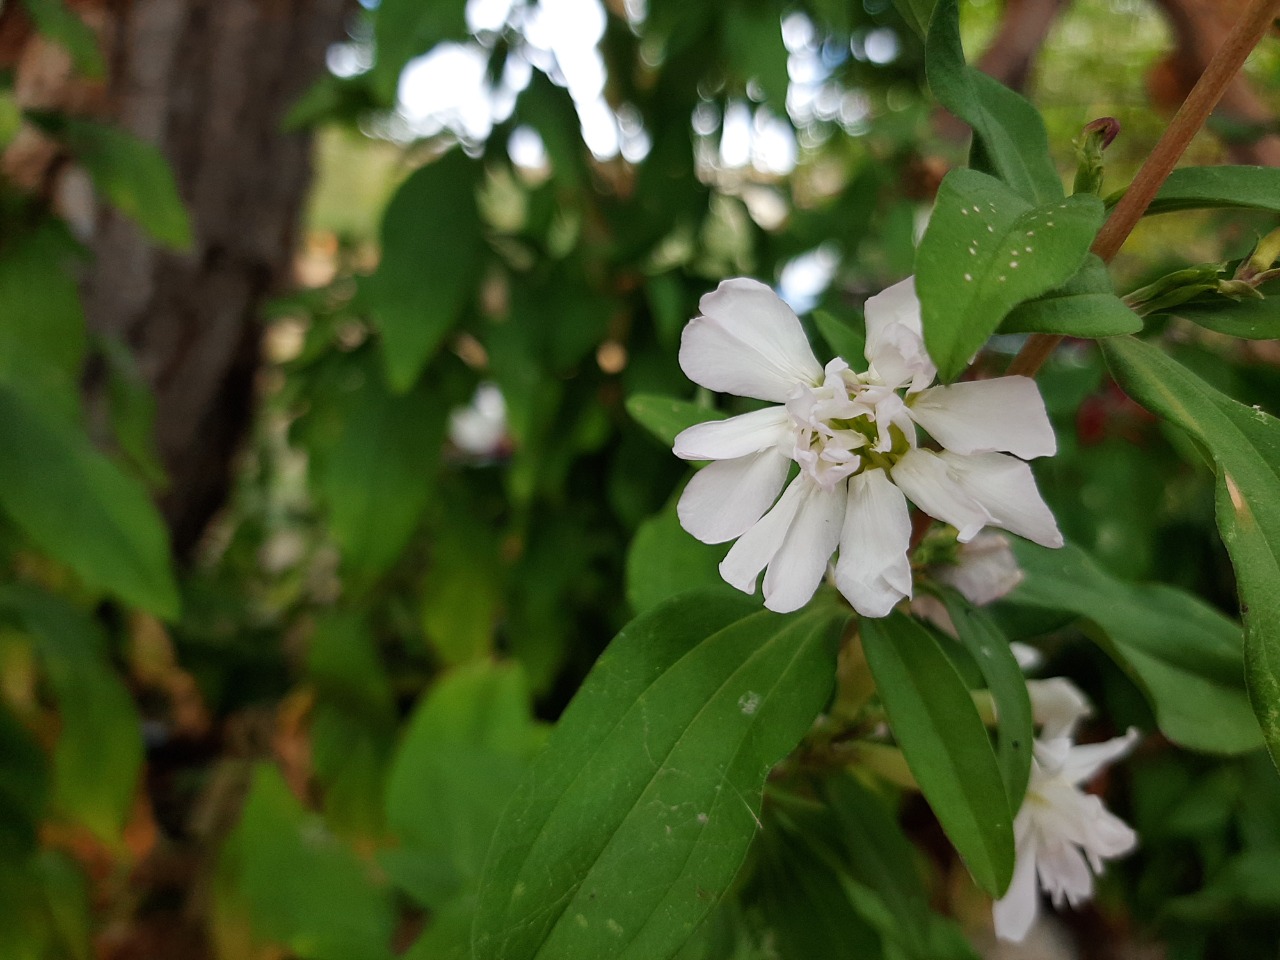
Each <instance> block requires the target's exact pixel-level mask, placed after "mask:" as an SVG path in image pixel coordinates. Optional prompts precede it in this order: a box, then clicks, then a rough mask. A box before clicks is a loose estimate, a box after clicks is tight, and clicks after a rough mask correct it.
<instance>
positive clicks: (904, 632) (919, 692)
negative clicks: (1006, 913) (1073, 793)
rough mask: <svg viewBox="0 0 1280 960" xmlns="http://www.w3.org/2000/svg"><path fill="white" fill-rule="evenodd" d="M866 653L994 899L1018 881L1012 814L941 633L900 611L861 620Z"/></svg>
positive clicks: (915, 769) (916, 760)
mask: <svg viewBox="0 0 1280 960" xmlns="http://www.w3.org/2000/svg"><path fill="white" fill-rule="evenodd" d="M862 647H863V650H864V651H865V653H866V656H867V664H868V665H869V666H870V667H871V674H872V676H874V677H875V681H876V690H877V691H878V692H879V695H880V699H881V701H882V702H883V703H884V707H885V710H886V711H887V712H888V714H889V723H890V725H891V726H892V728H893V735H894V737H895V738H896V739H897V741H898V744H899V746H901V748H902V753H903V755H904V756H905V757H906V759H907V765H908V766H909V767H910V768H911V773H912V775H913V776H914V777H915V778H916V782H917V783H919V784H920V790H921V791H922V792H923V793H924V796H925V799H926V800H928V801H929V806H930V807H932V808H933V812H934V813H935V814H936V815H937V817H938V820H939V822H940V823H941V824H942V829H943V830H945V831H946V833H947V836H948V837H949V838H950V840H951V842H952V843H953V844H954V845H955V848H956V851H957V852H958V853H959V854H960V857H961V858H962V859H963V860H964V862H965V865H966V866H968V868H969V872H970V873H971V874H973V878H974V880H976V881H977V883H978V885H979V886H980V887H982V889H984V890H986V891H987V893H989V894H991V895H992V896H993V897H998V896H1000V895H1001V894H1003V893H1004V891H1005V890H1006V889H1007V888H1008V886H1009V880H1010V878H1011V877H1012V876H1013V858H1014V849H1013V815H1012V814H1011V813H1010V812H1009V799H1008V796H1007V795H1006V793H1005V788H1004V784H1003V781H1002V780H1001V775H1000V767H999V764H997V762H996V755H995V751H993V750H992V749H991V740H990V739H989V738H988V736H987V729H986V727H985V726H983V723H982V719H981V718H980V717H979V716H978V711H977V708H976V707H974V704H973V698H972V697H971V696H970V695H969V688H968V687H966V686H965V684H964V681H963V680H962V679H961V677H960V674H959V673H957V672H956V668H955V667H954V666H952V664H951V661H950V659H949V658H948V657H947V655H946V653H945V652H944V651H943V650H942V648H941V647H940V646H939V645H938V640H937V638H936V637H934V635H933V634H932V633H931V632H930V631H928V630H926V629H925V628H924V627H922V626H921V625H920V624H919V623H917V622H916V621H915V620H911V619H909V618H907V617H905V616H903V615H902V614H899V613H894V614H891V615H890V616H888V617H886V618H884V619H883V620H868V619H863V620H862Z"/></svg>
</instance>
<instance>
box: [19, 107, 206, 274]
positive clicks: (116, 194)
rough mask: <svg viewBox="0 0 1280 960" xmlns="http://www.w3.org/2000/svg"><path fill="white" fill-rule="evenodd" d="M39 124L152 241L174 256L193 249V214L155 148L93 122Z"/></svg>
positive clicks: (68, 120) (66, 120)
mask: <svg viewBox="0 0 1280 960" xmlns="http://www.w3.org/2000/svg"><path fill="white" fill-rule="evenodd" d="M33 119H36V118H34V117H33ZM37 122H39V123H40V124H41V125H42V126H45V127H46V129H50V130H51V132H52V133H53V134H54V135H55V136H57V137H59V138H61V139H62V140H64V141H65V142H66V144H67V146H68V147H69V148H70V150H71V152H72V153H73V154H75V156H76V159H77V160H79V161H80V162H81V163H82V164H83V165H84V168H85V169H86V170H88V171H89V176H90V177H92V178H93V185H94V186H95V187H96V188H97V189H98V191H99V193H101V194H102V196H103V197H105V198H106V200H107V201H108V202H109V203H110V204H111V205H112V206H113V207H115V208H116V209H118V210H119V211H120V212H121V213H123V214H124V215H125V216H127V217H129V218H130V219H131V220H133V221H134V222H136V223H137V224H138V226H140V227H142V229H143V230H145V231H146V232H147V233H148V234H149V235H150V236H151V239H152V240H154V241H156V243H159V244H162V245H164V246H166V247H169V248H170V249H173V250H190V249H191V244H192V243H193V242H194V238H193V236H192V233H191V221H190V219H189V218H188V217H187V208H186V206H185V205H184V204H183V202H182V197H181V196H179V194H178V185H177V183H176V182H175V181H174V179H173V171H172V170H171V169H170V167H169V161H168V160H166V159H165V157H164V154H162V153H161V152H160V150H159V148H158V147H156V146H155V144H152V143H148V142H147V141H145V140H139V139H138V138H137V137H135V136H133V134H130V133H126V132H125V131H123V130H120V129H118V128H116V127H109V126H106V125H105V124H100V123H92V122H90V121H88V120H78V119H74V118H63V117H58V118H56V119H52V120H51V119H50V118H47V117H46V118H41V119H38V120H37Z"/></svg>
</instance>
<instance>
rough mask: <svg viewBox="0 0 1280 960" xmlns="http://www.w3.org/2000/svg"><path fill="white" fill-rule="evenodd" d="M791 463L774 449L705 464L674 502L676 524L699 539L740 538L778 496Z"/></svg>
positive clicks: (715, 541) (720, 539)
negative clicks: (678, 520) (677, 520)
mask: <svg viewBox="0 0 1280 960" xmlns="http://www.w3.org/2000/svg"><path fill="white" fill-rule="evenodd" d="M790 466H791V461H790V460H788V459H787V458H786V457H784V456H782V454H780V453H778V452H777V451H776V450H764V451H761V452H760V453H757V454H753V455H751V456H749V457H739V458H738V459H736V460H717V461H716V462H715V463H709V464H707V466H705V467H703V468H702V469H701V470H699V471H698V472H697V473H695V474H694V475H693V477H692V478H691V479H690V480H689V483H688V486H686V487H685V488H684V493H682V494H681V495H680V502H679V503H677V504H676V514H677V516H679V517H680V525H681V526H682V527H684V528H685V529H686V530H688V531H689V532H690V533H691V534H693V535H694V536H695V537H697V538H698V539H699V540H701V541H702V542H703V543H724V542H725V541H726V540H732V539H733V538H734V537H737V536H741V535H742V533H743V532H744V531H746V530H747V529H748V528H750V526H751V525H752V524H753V523H755V522H756V521H757V520H759V519H760V517H761V516H762V515H763V514H764V512H765V511H766V510H768V509H769V507H770V505H771V504H772V503H773V501H774V500H775V499H776V498H777V496H778V491H779V490H781V489H782V485H783V483H785V482H786V479H787V469H788V468H789V467H790Z"/></svg>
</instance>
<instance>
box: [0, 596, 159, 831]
mask: <svg viewBox="0 0 1280 960" xmlns="http://www.w3.org/2000/svg"><path fill="white" fill-rule="evenodd" d="M0 610H3V611H5V612H6V613H7V614H8V615H9V616H11V617H13V618H14V619H16V620H17V622H18V623H19V624H20V625H21V626H22V628H23V629H24V630H25V631H26V632H27V633H29V634H30V635H31V637H32V639H33V641H34V644H35V650H36V653H37V655H38V657H39V660H40V665H41V667H42V668H43V670H44V672H45V675H46V676H47V677H48V681H49V687H50V689H51V690H52V691H53V696H54V700H55V701H56V703H57V706H58V717H59V720H60V724H61V730H60V732H59V735H58V741H57V745H56V746H55V747H54V751H53V802H54V805H55V806H56V807H57V808H58V809H59V810H60V811H61V812H62V813H63V814H66V815H68V816H70V817H71V818H73V819H74V820H76V821H77V822H79V823H83V824H84V825H85V826H87V827H88V828H89V829H91V830H92V831H93V832H94V833H96V834H97V835H98V836H99V837H101V838H102V839H103V840H105V841H107V842H108V843H116V842H118V841H119V840H120V834H121V831H122V830H123V829H124V824H125V819H126V818H127V816H128V814H129V811H130V809H131V808H132V806H133V799H134V793H135V792H136V790H137V788H138V774H139V771H140V770H141V768H142V734H141V724H140V721H139V718H138V713H137V710H136V709H135V708H134V705H133V698H132V697H131V696H130V695H129V691H128V690H126V689H125V686H124V684H123V683H121V682H120V678H119V677H118V676H116V673H115V671H114V670H113V669H112V667H111V664H110V662H109V661H108V660H107V655H106V649H107V647H106V639H105V638H104V637H103V636H102V633H101V631H100V630H99V629H98V627H97V625H96V624H95V623H94V622H93V621H91V620H89V619H88V618H87V617H85V616H84V614H82V613H80V611H78V610H77V609H76V608H75V607H72V606H71V605H70V604H68V603H67V602H66V601H64V600H62V599H61V598H59V597H55V596H52V595H50V594H44V593H40V592H39V591H36V590H34V589H31V588H27V587H21V586H17V585H10V586H6V587H0Z"/></svg>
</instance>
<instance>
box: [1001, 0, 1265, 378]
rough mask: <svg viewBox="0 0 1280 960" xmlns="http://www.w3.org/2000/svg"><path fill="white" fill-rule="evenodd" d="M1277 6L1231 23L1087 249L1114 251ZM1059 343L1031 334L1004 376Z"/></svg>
mask: <svg viewBox="0 0 1280 960" xmlns="http://www.w3.org/2000/svg"><path fill="white" fill-rule="evenodd" d="M1277 11H1280V0H1255V2H1254V3H1253V4H1252V5H1251V6H1250V8H1249V9H1248V10H1247V11H1246V12H1245V14H1244V16H1242V17H1241V18H1240V19H1239V20H1238V21H1236V25H1235V27H1234V28H1233V29H1232V31H1231V33H1229V34H1228V35H1227V39H1226V40H1225V41H1224V42H1223V44H1222V46H1221V47H1220V48H1219V49H1218V52H1217V53H1216V54H1215V55H1214V57H1213V59H1212V60H1211V61H1209V65H1208V67H1206V68H1205V71H1204V73H1203V74H1201V75H1200V79H1199V81H1197V82H1196V85H1195V87H1194V88H1193V89H1192V91H1191V93H1190V94H1188V96H1187V99H1186V100H1184V101H1183V103H1182V106H1181V107H1179V108H1178V112H1177V113H1176V114H1175V115H1174V118H1173V121H1172V122H1171V123H1170V124H1169V126H1168V128H1167V129H1166V130H1165V132H1164V135H1163V136H1161V137H1160V140H1159V142H1158V143H1157V144H1156V145H1155V148H1154V149H1153V150H1152V151H1151V154H1150V155H1149V156H1148V157H1147V159H1146V161H1145V162H1144V163H1143V164H1142V169H1140V170H1139V171H1138V174H1137V176H1135V177H1134V178H1133V183H1131V184H1130V185H1129V189H1128V190H1126V191H1125V194H1124V196H1123V197H1121V198H1120V202H1119V203H1117V204H1116V206H1115V209H1114V210H1112V211H1111V216H1109V217H1108V218H1107V222H1106V223H1104V224H1103V225H1102V229H1101V230H1099V231H1098V236H1097V237H1096V238H1095V239H1094V241H1093V247H1092V250H1093V252H1094V253H1096V254H1097V255H1098V256H1099V257H1101V258H1102V259H1103V260H1104V261H1107V260H1110V259H1111V258H1112V257H1114V256H1115V255H1116V252H1117V251H1118V250H1119V249H1120V247H1121V245H1122V244H1123V243H1124V242H1125V240H1126V239H1128V237H1129V234H1130V233H1131V232H1133V228H1134V227H1135V226H1137V224H1138V221H1139V220H1141V219H1142V215H1143V214H1144V213H1146V211H1147V207H1148V206H1150V204H1151V201H1152V200H1153V199H1155V195H1156V193H1157V192H1158V191H1159V190H1160V186H1161V184H1163V183H1164V181H1165V179H1166V178H1167V177H1168V176H1169V174H1170V173H1171V172H1172V171H1173V168H1174V166H1175V165H1176V164H1177V162H1178V159H1179V158H1180V157H1181V156H1182V154H1183V151H1185V150H1186V149H1187V144H1189V143H1190V142H1191V139H1192V137H1194V136H1195V135H1196V133H1198V132H1199V130H1200V128H1201V127H1203V126H1204V123H1205V121H1206V120H1208V118H1209V114H1211V113H1212V112H1213V108H1214V107H1215V106H1216V105H1217V103H1218V100H1219V99H1221V97H1222V94H1223V92H1224V91H1225V90H1226V89H1227V86H1228V85H1229V84H1230V83H1231V81H1232V79H1233V78H1234V77H1235V75H1236V74H1237V73H1238V72H1239V70H1240V68H1241V67H1242V66H1243V65H1244V62H1245V60H1246V59H1247V58H1248V56H1249V54H1250V53H1251V52H1252V51H1253V48H1254V47H1255V46H1257V45H1258V42H1259V41H1260V40H1261V39H1262V37H1263V35H1264V34H1265V33H1266V32H1267V30H1268V28H1269V27H1270V26H1271V23H1272V21H1274V20H1275V17H1276V13H1277ZM1061 342H1062V337H1060V336H1054V335H1050V334H1043V333H1037V334H1032V336H1031V337H1029V338H1028V339H1027V342H1026V344H1025V345H1024V346H1023V348H1022V350H1021V351H1020V352H1019V353H1018V355H1017V356H1016V357H1014V359H1013V363H1011V364H1010V365H1009V370H1008V373H1009V375H1011V376H1012V375H1022V376H1027V377H1034V376H1035V375H1036V373H1037V371H1039V369H1040V367H1041V365H1043V364H1044V362H1045V360H1047V359H1048V358H1049V355H1050V354H1051V353H1053V351H1054V348H1055V347H1057V345H1058V344H1059V343H1061Z"/></svg>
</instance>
